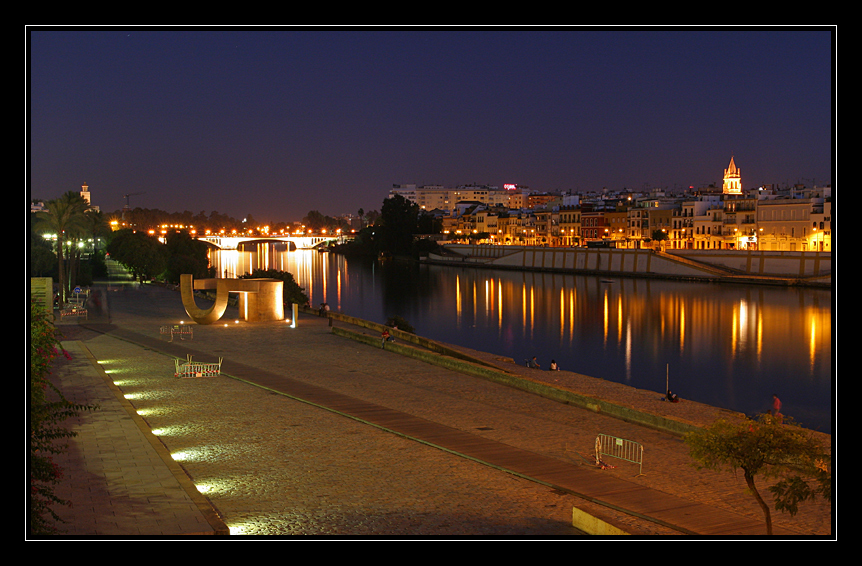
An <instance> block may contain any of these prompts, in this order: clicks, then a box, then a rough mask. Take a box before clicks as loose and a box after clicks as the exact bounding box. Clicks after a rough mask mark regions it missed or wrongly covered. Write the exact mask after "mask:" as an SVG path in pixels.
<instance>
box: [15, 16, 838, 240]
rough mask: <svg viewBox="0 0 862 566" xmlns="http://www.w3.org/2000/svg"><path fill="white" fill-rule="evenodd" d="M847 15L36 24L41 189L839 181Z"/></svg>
mask: <svg viewBox="0 0 862 566" xmlns="http://www.w3.org/2000/svg"><path fill="white" fill-rule="evenodd" d="M835 33H836V30H835V29H830V28H796V29H791V30H783V29H779V28H758V29H754V28H743V29H733V30H730V29H728V30H712V29H705V28H704V29H692V28H680V29H675V28H672V29H667V28H662V29H657V28H656V29H639V30H630V29H612V30H605V29H592V28H586V29H584V28H562V29H561V28H546V29H538V30H537V29H523V28H508V29H490V28H489V29H482V28H463V29H454V30H453V29H418V28H417V29H409V28H397V29H371V28H349V29H316V28H310V29H295V28H281V29H267V28H251V29H248V28H245V29H231V28H223V29H215V30H205V29H202V28H201V29H194V28H167V29H147V28H143V29H141V28H137V29H134V28H130V29H112V28H96V29H83V28H81V29H76V28H62V29H51V28H28V29H27V42H28V43H27V49H28V51H27V65H28V69H29V77H28V79H29V81H28V92H27V96H28V108H27V115H28V118H29V124H28V127H27V157H28V158H29V162H28V165H27V166H28V173H29V176H28V181H29V186H28V196H27V198H28V201H29V200H30V199H31V198H41V199H52V198H56V197H58V196H60V195H61V194H63V193H64V192H66V191H79V190H80V188H81V185H82V184H84V183H87V184H88V185H89V187H90V191H91V193H92V200H93V204H95V205H98V206H99V207H100V208H101V209H102V210H103V211H105V212H112V211H115V210H119V209H120V208H122V206H123V204H124V203H125V199H124V196H123V195H125V194H130V193H143V194H140V195H134V196H131V197H129V202H130V204H131V206H132V207H138V206H139V207H142V208H153V209H161V210H165V211H168V212H181V211H184V210H188V211H191V212H193V213H195V214H197V213H198V212H200V211H206V213H207V214H209V212H211V211H214V210H215V211H218V212H219V213H222V214H229V215H231V216H234V217H236V218H242V217H244V216H246V215H247V214H251V215H253V216H254V218H255V219H256V220H258V221H266V222H270V223H272V222H282V221H284V222H290V221H293V220H299V219H301V218H302V217H303V216H304V215H305V214H306V213H307V212H308V211H310V210H318V211H320V212H322V213H323V214H326V215H330V216H336V215H340V214H345V213H353V214H355V213H356V212H357V210H358V209H360V208H363V209H365V210H366V211H368V210H372V209H378V210H379V208H380V206H381V203H382V201H383V199H384V198H386V196H387V194H388V192H389V189H390V188H391V186H392V184H393V183H415V184H418V185H423V184H424V185H428V184H442V185H445V186H449V187H454V186H457V185H460V184H469V183H479V184H491V185H497V186H500V187H502V185H503V184H504V183H517V184H520V185H527V186H529V187H530V188H532V189H536V190H540V191H556V190H563V191H568V190H571V191H582V192H585V191H598V190H601V189H602V188H603V187H607V188H608V189H610V190H618V189H622V188H629V189H635V190H641V189H649V188H655V187H669V188H674V187H687V186H690V185H693V186H695V187H701V186H705V185H707V184H709V183H715V184H718V185H719V186H720V184H721V177H722V173H723V170H724V168H725V167H727V165H728V163H729V161H730V158H731V156H732V155H733V156H735V161H736V165H737V166H738V167H739V168H740V169H741V172H742V182H743V186H744V187H745V188H751V187H756V186H758V185H761V184H766V183H777V184H785V183H797V182H803V183H805V184H807V185H809V186H810V185H813V184H817V185H826V184H830V183H832V172H833V167H834V156H833V149H834V141H835V132H834V129H835V117H834V103H835V92H834V86H835V85H834V77H833V73H834V71H835V65H834V55H835V50H834V44H833V40H834V39H835Z"/></svg>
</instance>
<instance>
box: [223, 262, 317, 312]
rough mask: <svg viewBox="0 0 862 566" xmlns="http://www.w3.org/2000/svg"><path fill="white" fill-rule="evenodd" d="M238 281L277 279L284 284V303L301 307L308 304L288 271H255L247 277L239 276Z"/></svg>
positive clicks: (306, 298) (306, 297) (303, 293)
mask: <svg viewBox="0 0 862 566" xmlns="http://www.w3.org/2000/svg"><path fill="white" fill-rule="evenodd" d="M239 278H240V279H278V280H280V281H283V282H284V303H285V304H288V305H290V304H293V303H296V304H298V305H301V306H305V305H307V304H308V295H306V294H305V291H304V290H303V288H302V287H300V286H299V284H298V283H297V282H296V280H295V279H294V278H293V274H292V273H290V272H288V271H278V270H276V269H255V270H254V271H252V272H251V273H249V274H248V275H241V276H240V277H239Z"/></svg>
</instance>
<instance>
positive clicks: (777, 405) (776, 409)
mask: <svg viewBox="0 0 862 566" xmlns="http://www.w3.org/2000/svg"><path fill="white" fill-rule="evenodd" d="M769 414H771V415H772V416H773V417H775V418H776V419H779V420H781V399H779V398H778V395H776V394H775V393H773V394H772V410H771V411H769Z"/></svg>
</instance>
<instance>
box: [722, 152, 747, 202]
mask: <svg viewBox="0 0 862 566" xmlns="http://www.w3.org/2000/svg"><path fill="white" fill-rule="evenodd" d="M721 192H722V193H724V194H726V195H740V194H742V178H741V177H740V174H739V169H737V168H736V163H734V162H733V156H731V157H730V165H728V166H727V169H725V170H724V186H723V187H722V191H721Z"/></svg>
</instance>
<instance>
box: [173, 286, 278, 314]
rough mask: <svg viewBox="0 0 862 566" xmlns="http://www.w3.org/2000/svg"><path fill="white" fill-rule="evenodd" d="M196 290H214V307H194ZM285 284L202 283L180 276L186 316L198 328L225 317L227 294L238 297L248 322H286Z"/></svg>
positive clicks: (241, 312)
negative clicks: (236, 294)
mask: <svg viewBox="0 0 862 566" xmlns="http://www.w3.org/2000/svg"><path fill="white" fill-rule="evenodd" d="M195 289H215V291H216V299H215V303H213V305H212V306H211V307H210V308H208V309H202V308H200V307H198V306H197V304H195V297H194V291H195ZM283 289H284V282H283V281H279V280H278V279H200V280H198V281H195V280H194V279H193V277H192V276H191V275H189V274H183V275H180V294H181V295H182V299H183V307H184V308H185V309H186V313H188V315H189V316H190V317H191V318H192V320H194V321H195V322H196V323H198V324H212V323H213V322H216V321H218V320H219V319H220V318H221V317H222V315H224V312H225V310H226V309H227V300H228V293H239V294H240V301H239V311H240V318H242V319H243V320H246V321H269V320H284V302H283Z"/></svg>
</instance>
